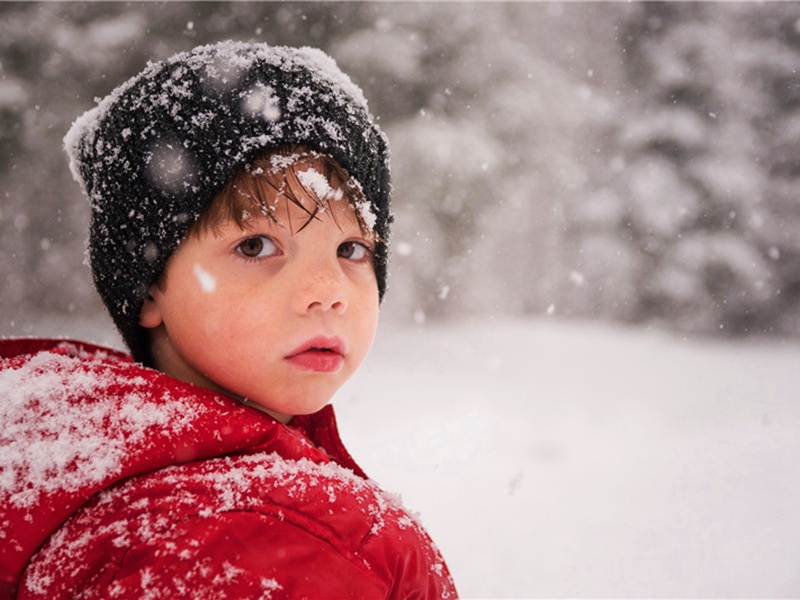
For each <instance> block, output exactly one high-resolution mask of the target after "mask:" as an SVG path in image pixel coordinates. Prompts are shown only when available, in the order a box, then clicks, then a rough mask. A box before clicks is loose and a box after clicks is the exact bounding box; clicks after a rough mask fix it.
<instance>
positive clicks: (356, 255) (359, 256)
mask: <svg viewBox="0 0 800 600" xmlns="http://www.w3.org/2000/svg"><path fill="white" fill-rule="evenodd" d="M336 255H337V256H338V257H339V258H346V259H348V260H355V261H360V260H365V259H367V258H369V257H370V256H371V255H372V250H370V249H369V248H368V247H367V246H366V245H365V244H362V243H361V242H345V243H343V244H341V245H340V246H339V249H338V251H337V253H336Z"/></svg>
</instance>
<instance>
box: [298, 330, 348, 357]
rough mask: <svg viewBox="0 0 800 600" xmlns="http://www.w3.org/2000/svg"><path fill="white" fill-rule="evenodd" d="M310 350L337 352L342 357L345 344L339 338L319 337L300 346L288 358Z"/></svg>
mask: <svg viewBox="0 0 800 600" xmlns="http://www.w3.org/2000/svg"><path fill="white" fill-rule="evenodd" d="M309 350H327V351H328V352H335V353H337V354H341V355H344V353H345V347H344V342H343V341H342V340H340V339H339V338H338V337H327V336H324V335H318V336H316V337H313V338H311V339H310V340H307V341H305V342H303V343H302V344H300V345H299V346H298V347H297V348H295V349H294V350H292V351H291V352H289V354H287V355H286V357H287V358H291V357H292V356H297V355H298V354H302V353H303V352H308V351H309Z"/></svg>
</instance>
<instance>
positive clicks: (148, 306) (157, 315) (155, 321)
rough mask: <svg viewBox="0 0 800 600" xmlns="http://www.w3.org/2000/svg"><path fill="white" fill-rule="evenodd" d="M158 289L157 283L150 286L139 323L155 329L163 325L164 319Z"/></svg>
mask: <svg viewBox="0 0 800 600" xmlns="http://www.w3.org/2000/svg"><path fill="white" fill-rule="evenodd" d="M157 297H158V290H156V289H155V285H154V286H153V287H151V288H150V291H149V292H148V293H147V297H146V298H145V299H144V305H142V312H141V313H139V325H141V326H142V327H145V328H147V329H153V328H155V327H158V326H159V325H161V323H163V322H164V320H163V319H162V318H161V309H160V308H159V306H158V300H157V299H156V298H157Z"/></svg>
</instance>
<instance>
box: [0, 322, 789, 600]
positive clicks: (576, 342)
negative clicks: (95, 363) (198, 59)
mask: <svg viewBox="0 0 800 600" xmlns="http://www.w3.org/2000/svg"><path fill="white" fill-rule="evenodd" d="M6 333H7V334H8V333H16V334H20V333H25V334H28V335H31V334H35V333H41V334H53V333H61V334H64V335H72V336H76V337H81V338H84V339H90V338H93V339H95V340H96V341H101V342H110V343H114V341H115V336H114V335H113V334H111V333H110V332H109V330H108V329H107V325H102V324H101V325H100V326H96V325H91V324H87V323H83V324H81V323H72V324H67V325H66V326H65V324H63V323H48V322H46V321H41V322H39V323H38V324H37V325H36V326H35V327H25V328H21V327H20V328H16V330H15V331H12V332H6ZM117 344H118V342H117ZM335 402H336V405H337V409H338V413H339V419H340V427H341V430H342V435H343V437H344V440H345V442H346V443H347V445H348V447H349V448H350V450H351V452H352V453H353V455H354V456H355V457H356V459H357V460H358V461H359V463H360V464H361V465H362V466H363V467H364V469H365V470H366V471H367V472H368V473H370V474H371V475H372V477H374V478H375V479H377V480H378V481H379V482H380V483H381V484H382V485H383V486H384V487H385V488H386V489H388V490H391V491H395V492H399V493H400V494H401V495H402V496H403V498H404V501H405V503H406V505H407V506H408V507H409V508H411V509H413V510H416V511H418V512H420V513H421V515H422V520H423V522H424V523H425V525H426V526H427V527H428V529H429V531H430V532H431V534H432V535H433V537H434V539H435V540H436V542H437V543H438V545H439V546H440V548H441V549H442V551H443V553H444V554H445V557H446V558H447V560H448V562H449V564H450V567H451V570H452V571H453V574H454V576H455V578H456V583H457V585H458V587H459V591H460V592H461V594H462V595H463V596H464V597H466V598H476V597H490V598H500V597H506V598H512V597H513V598H519V597H533V596H549V597H554V596H561V597H563V596H570V597H575V596H590V597H599V596H605V597H608V596H614V597H643V596H646V597H726V598H727V597H786V596H793V597H797V596H800V570H798V565H799V564H800V344H798V343H796V342H795V343H790V342H777V341H747V342H738V343H732V342H714V341H698V340H690V341H683V340H681V339H680V338H679V337H675V336H670V335H668V334H665V333H659V332H652V331H644V330H629V329H620V328H615V327H611V326H603V325H597V324H576V323H560V322H556V321H550V320H533V321H523V320H508V321H490V320H486V321H485V322H481V323H473V324H460V325H451V326H447V327H444V326H434V325H428V326H425V327H419V328H399V327H397V326H391V325H383V326H382V329H381V331H380V332H379V336H378V340H377V341H376V345H375V348H374V350H373V353H372V355H371V356H370V358H369V359H368V361H367V363H366V364H365V365H364V367H363V368H362V369H361V371H360V372H359V373H358V374H357V375H356V378H355V379H354V380H352V381H351V382H350V383H348V385H347V386H346V387H345V388H344V389H342V390H341V391H340V393H339V394H338V395H337V398H336V400H335Z"/></svg>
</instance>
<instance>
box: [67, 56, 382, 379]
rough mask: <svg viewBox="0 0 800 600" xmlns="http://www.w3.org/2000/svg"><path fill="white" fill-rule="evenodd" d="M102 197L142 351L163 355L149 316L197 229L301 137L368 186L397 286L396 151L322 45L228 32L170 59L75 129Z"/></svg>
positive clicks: (74, 151) (124, 309)
mask: <svg viewBox="0 0 800 600" xmlns="http://www.w3.org/2000/svg"><path fill="white" fill-rule="evenodd" d="M64 144H65V147H66V150H67V154H68V155H69V158H70V169H71V170H72V173H73V176H74V177H75V179H76V180H77V181H78V182H79V183H80V184H81V186H82V187H83V190H84V192H85V193H86V194H87V196H88V197H89V199H90V200H91V205H92V219H91V229H90V234H89V259H90V263H91V268H92V274H93V276H94V282H95V286H96V288H97V290H98V292H99V293H100V296H101V297H102V299H103V302H105V305H106V307H107V308H108V310H109V312H110V313H111V317H112V318H113V319H114V322H115V323H116V325H117V328H118V329H119V331H120V333H121V334H122V337H123V338H124V340H125V342H126V344H127V345H128V347H129V348H130V350H131V352H132V354H133V357H134V358H135V359H136V360H137V361H140V362H143V363H145V364H148V365H152V357H151V356H150V350H149V342H148V337H147V334H146V331H145V330H144V329H143V328H142V327H141V326H140V325H139V315H140V312H141V309H142V306H143V303H144V300H145V297H146V295H147V293H148V290H149V289H150V287H151V285H152V284H153V283H154V282H155V281H156V280H157V279H158V277H159V275H160V274H161V272H162V270H163V269H164V266H165V263H166V261H167V259H168V258H169V257H170V255H171V254H172V253H173V252H174V251H175V249H176V248H177V247H178V244H179V243H180V241H181V240H182V239H183V237H184V236H185V234H186V232H187V230H188V229H189V227H190V226H191V225H192V224H193V223H194V222H195V221H196V220H197V218H198V217H199V215H200V213H201V212H202V211H203V209H204V208H205V207H206V206H208V205H209V204H210V202H211V200H212V199H213V198H214V197H215V196H216V195H217V193H218V192H219V191H220V190H221V189H222V187H223V186H225V184H226V183H228V181H230V180H231V179H232V178H233V176H234V175H235V174H236V172H237V171H238V170H239V169H240V168H243V167H245V166H246V165H247V164H248V163H249V161H250V160H252V159H253V158H254V156H255V155H257V154H259V153H260V152H262V151H264V150H266V149H269V148H275V147H277V146H281V145H285V144H299V145H304V146H307V147H309V148H311V149H313V150H316V151H318V152H321V153H324V154H327V155H329V156H330V157H332V158H333V159H334V160H335V161H336V162H338V163H339V164H340V165H341V166H342V167H343V168H344V169H345V170H346V171H347V172H348V174H349V175H350V177H351V178H352V179H353V180H354V181H355V182H356V184H357V185H360V186H361V188H362V190H363V192H364V196H365V197H366V199H367V200H368V201H369V204H370V208H371V211H372V213H373V215H374V217H375V231H376V233H377V234H378V236H379V237H380V240H381V241H380V242H379V243H378V245H377V248H376V254H375V271H376V275H377V279H378V289H379V293H380V296H381V298H382V297H383V293H384V291H385V289H386V261H387V254H388V248H387V245H386V244H387V242H388V240H389V225H390V222H391V215H390V210H389V195H390V180H389V152H388V147H387V143H386V138H385V136H384V135H383V133H382V132H381V130H380V129H379V128H378V126H377V125H376V124H375V122H374V120H373V118H372V115H371V114H370V113H369V110H368V108H367V102H366V100H365V99H364V95H363V93H362V92H361V90H360V89H359V88H358V87H357V86H356V85H355V84H354V83H353V82H352V81H351V80H350V79H349V77H347V75H345V74H344V73H342V72H341V71H340V70H339V68H338V67H337V66H336V63H335V62H334V61H333V59H331V58H330V57H329V56H327V55H326V54H325V53H323V52H322V51H320V50H317V49H313V48H289V47H282V46H268V45H266V44H246V43H238V42H222V43H218V44H213V45H208V46H200V47H198V48H195V49H194V50H192V51H190V52H185V53H181V54H177V55H175V56H173V57H172V58H169V59H167V60H165V61H162V62H158V63H150V64H148V66H147V68H146V69H145V70H144V71H143V72H142V73H140V74H139V75H137V76H135V77H133V78H132V79H130V80H128V81H127V82H125V83H124V84H122V85H121V86H120V87H118V88H117V89H115V90H114V91H113V92H111V93H110V94H109V95H108V96H107V97H106V98H105V99H103V100H102V101H100V102H99V104H98V105H97V106H96V107H95V108H94V109H92V110H90V111H88V112H87V113H85V114H84V115H83V116H81V117H80V118H78V119H77V120H76V121H75V123H74V124H73V125H72V128H71V129H70V131H69V133H67V135H66V137H65V138H64Z"/></svg>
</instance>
